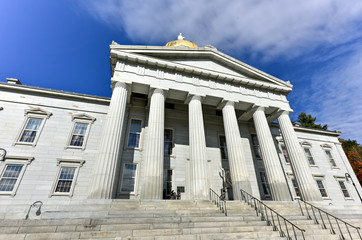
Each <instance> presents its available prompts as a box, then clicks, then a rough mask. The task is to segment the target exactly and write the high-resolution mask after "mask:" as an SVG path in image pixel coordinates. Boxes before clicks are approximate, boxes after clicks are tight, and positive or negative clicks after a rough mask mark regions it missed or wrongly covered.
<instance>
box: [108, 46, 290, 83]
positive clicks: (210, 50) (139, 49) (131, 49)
mask: <svg viewBox="0 0 362 240" xmlns="http://www.w3.org/2000/svg"><path fill="white" fill-rule="evenodd" d="M112 49H117V50H124V51H127V52H134V53H137V52H152V51H172V52H177V51H179V52H189V53H191V52H196V51H203V52H206V53H209V54H212V53H213V54H216V55H219V57H223V58H226V59H228V60H229V61H231V62H233V64H235V65H238V66H242V67H244V68H245V69H246V70H249V71H251V72H253V73H254V74H256V75H259V76H260V77H263V78H266V79H269V80H273V81H276V82H279V83H280V84H283V85H285V86H286V87H289V88H292V87H293V85H292V84H291V83H290V82H289V81H283V80H281V79H279V78H277V77H274V76H272V75H270V74H268V73H266V72H263V71H261V70H259V69H257V68H254V67H252V66H250V65H249V64H246V63H244V62H242V61H240V60H238V59H236V58H234V57H231V56H229V55H227V54H225V53H223V52H221V51H219V50H217V49H216V48H215V47H212V46H210V47H208V46H205V47H192V48H191V47H182V46H181V47H180V46H178V47H165V46H142V45H119V44H117V43H113V44H111V45H110V50H112Z"/></svg>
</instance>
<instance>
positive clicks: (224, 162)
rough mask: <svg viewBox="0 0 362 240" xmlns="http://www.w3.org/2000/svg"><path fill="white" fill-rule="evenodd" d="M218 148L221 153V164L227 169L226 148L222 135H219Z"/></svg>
mask: <svg viewBox="0 0 362 240" xmlns="http://www.w3.org/2000/svg"><path fill="white" fill-rule="evenodd" d="M219 148H220V153H221V166H222V168H223V169H225V170H229V169H230V167H229V157H228V150H227V146H226V138H225V136H224V135H220V136H219Z"/></svg>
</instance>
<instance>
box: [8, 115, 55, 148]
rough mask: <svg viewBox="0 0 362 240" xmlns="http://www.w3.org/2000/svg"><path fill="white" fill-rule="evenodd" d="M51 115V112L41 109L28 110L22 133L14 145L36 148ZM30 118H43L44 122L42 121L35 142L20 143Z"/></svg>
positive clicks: (20, 132)
mask: <svg viewBox="0 0 362 240" xmlns="http://www.w3.org/2000/svg"><path fill="white" fill-rule="evenodd" d="M51 115H52V113H51V112H49V111H46V110H44V109H41V108H32V109H26V110H25V111H24V116H25V118H24V121H23V124H22V126H21V128H20V131H19V132H18V134H17V136H16V139H15V143H14V145H28V146H33V147H35V146H36V144H37V142H38V139H39V137H40V134H41V132H42V131H43V128H44V125H45V122H46V120H47V119H48V118H49V117H50V116H51ZM29 118H41V119H42V121H41V124H40V127H39V129H38V131H37V134H36V136H35V138H34V141H33V142H20V141H19V140H20V138H21V136H22V135H23V132H24V130H25V126H26V124H27V123H28V120H29Z"/></svg>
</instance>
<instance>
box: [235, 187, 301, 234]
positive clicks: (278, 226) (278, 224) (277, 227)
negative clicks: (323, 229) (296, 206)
mask: <svg viewBox="0 0 362 240" xmlns="http://www.w3.org/2000/svg"><path fill="white" fill-rule="evenodd" d="M240 192H241V197H242V199H243V200H244V201H245V202H246V203H247V204H249V205H250V206H251V207H253V208H254V209H255V212H256V216H259V215H260V217H261V221H266V224H267V225H268V226H273V231H279V234H280V236H281V237H286V238H287V239H289V240H290V239H293V238H292V237H291V233H289V230H288V224H289V225H290V226H292V230H293V235H294V237H295V239H298V237H297V234H296V229H297V230H299V231H300V232H301V234H302V237H303V239H305V237H304V232H305V230H304V229H302V228H300V227H298V226H297V225H295V224H294V223H292V222H291V221H289V220H288V219H286V218H285V217H283V216H282V215H280V214H279V213H277V212H276V211H275V210H273V209H271V208H270V207H268V206H267V205H265V203H263V202H262V201H260V200H259V199H257V198H256V197H254V196H252V195H251V194H249V193H248V192H246V191H244V190H242V189H240ZM268 211H269V214H268ZM274 218H276V219H274ZM283 225H284V226H283Z"/></svg>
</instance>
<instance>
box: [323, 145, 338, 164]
mask: <svg viewBox="0 0 362 240" xmlns="http://www.w3.org/2000/svg"><path fill="white" fill-rule="evenodd" d="M324 151H325V152H326V155H327V158H328V160H329V164H331V166H332V167H337V165H336V162H335V161H334V158H333V156H332V153H331V150H328V149H325V150H324Z"/></svg>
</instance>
